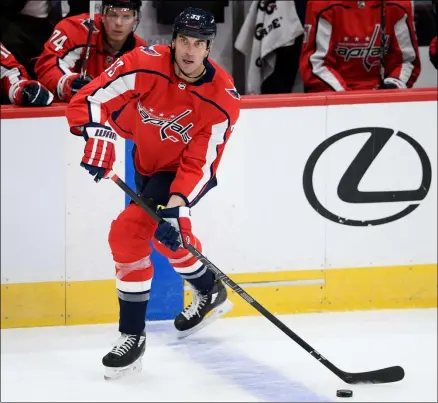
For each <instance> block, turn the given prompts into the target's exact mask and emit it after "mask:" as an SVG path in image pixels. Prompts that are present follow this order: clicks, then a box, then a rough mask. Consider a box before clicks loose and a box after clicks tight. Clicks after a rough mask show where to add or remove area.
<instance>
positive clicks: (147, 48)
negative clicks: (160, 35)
mask: <svg viewBox="0 0 438 403" xmlns="http://www.w3.org/2000/svg"><path fill="white" fill-rule="evenodd" d="M141 51H142V52H143V53H146V54H147V55H149V56H161V53H158V52H157V51H156V50H155V49H154V47H153V46H142V47H141Z"/></svg>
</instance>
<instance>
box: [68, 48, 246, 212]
mask: <svg viewBox="0 0 438 403" xmlns="http://www.w3.org/2000/svg"><path fill="white" fill-rule="evenodd" d="M239 101H240V96H239V94H238V92H237V91H236V89H235V87H234V83H233V80H232V79H231V77H230V76H229V75H228V74H227V73H226V72H225V71H224V70H223V69H222V68H221V67H219V66H218V65H217V64H215V63H214V62H212V61H208V62H207V64H206V74H205V75H204V76H203V77H202V78H201V79H200V80H198V81H197V82H195V83H193V84H189V83H187V82H185V81H183V80H181V79H180V78H178V77H177V76H176V75H175V73H174V65H173V63H172V57H171V52H170V48H169V47H168V46H166V45H155V46H152V47H139V48H137V49H135V50H134V51H132V52H129V53H127V54H126V55H124V56H122V57H121V58H120V59H119V60H117V61H116V62H115V63H114V65H113V66H111V67H110V68H109V69H107V70H106V72H105V73H103V74H102V75H100V76H99V77H98V78H96V79H95V80H93V81H92V82H91V83H89V84H88V85H87V86H86V87H84V88H82V90H81V91H79V92H78V94H77V95H76V96H75V97H73V99H72V100H71V102H70V104H69V105H68V107H67V119H68V123H69V125H70V128H71V131H72V133H75V134H77V133H78V129H79V130H80V129H81V128H82V127H84V126H86V125H89V124H91V123H100V124H105V125H109V126H111V127H112V128H113V130H114V131H115V132H116V133H118V134H119V135H120V136H122V137H124V138H127V139H132V140H134V142H135V144H136V146H137V149H136V154H135V161H134V162H135V167H136V169H137V170H138V171H139V172H140V173H141V174H143V175H151V174H153V173H155V172H157V171H176V172H177V174H176V178H175V180H174V182H173V183H172V186H171V194H178V195H179V196H181V197H183V198H184V199H185V201H186V203H187V205H189V206H190V205H193V204H194V203H196V201H197V200H199V198H200V196H202V194H204V193H205V191H206V190H208V189H209V188H211V187H213V186H215V184H216V170H217V168H218V165H219V162H220V160H221V157H222V154H223V152H224V148H225V145H226V143H227V140H228V138H229V136H230V134H231V132H232V131H233V128H234V125H235V123H236V121H237V119H238V117H239V113H240V102H239Z"/></svg>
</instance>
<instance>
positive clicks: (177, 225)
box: [155, 207, 195, 252]
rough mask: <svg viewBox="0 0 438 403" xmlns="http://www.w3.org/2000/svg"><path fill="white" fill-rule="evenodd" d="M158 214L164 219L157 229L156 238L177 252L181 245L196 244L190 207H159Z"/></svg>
mask: <svg viewBox="0 0 438 403" xmlns="http://www.w3.org/2000/svg"><path fill="white" fill-rule="evenodd" d="M157 214H158V215H159V216H160V217H161V218H162V219H163V221H161V222H160V224H159V225H158V228H157V229H156V231H155V238H157V240H158V241H160V242H161V243H162V244H163V245H165V246H166V247H168V248H169V249H171V250H172V251H174V252H176V251H177V250H178V248H179V247H181V245H182V246H183V247H184V248H187V247H188V246H189V245H190V244H194V242H195V237H194V235H193V234H192V222H191V219H190V208H189V207H171V208H164V209H159V210H158V211H157Z"/></svg>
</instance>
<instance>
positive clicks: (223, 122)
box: [170, 85, 240, 206]
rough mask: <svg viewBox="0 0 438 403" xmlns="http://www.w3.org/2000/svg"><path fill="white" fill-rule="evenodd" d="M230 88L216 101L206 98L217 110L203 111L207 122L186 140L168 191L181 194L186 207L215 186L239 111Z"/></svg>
mask: <svg viewBox="0 0 438 403" xmlns="http://www.w3.org/2000/svg"><path fill="white" fill-rule="evenodd" d="M230 87H231V88H228V89H225V88H224V89H223V92H224V94H225V95H224V96H223V95H222V96H220V97H219V98H220V99H219V100H217V103H216V101H215V100H207V102H208V103H209V106H213V107H214V108H215V109H216V112H217V113H214V112H211V111H208V110H206V113H211V116H212V118H211V121H210V123H209V124H208V125H207V126H206V127H205V128H204V129H203V130H202V131H201V132H200V133H199V134H198V135H197V136H196V137H195V138H194V139H192V140H191V141H190V143H189V145H188V147H187V148H186V150H185V151H184V153H183V155H182V157H181V160H180V165H179V167H178V170H177V173H176V177H175V179H174V181H173V182H172V185H171V187H170V194H171V195H172V194H176V195H178V196H180V197H182V198H183V199H184V200H185V202H186V204H187V205H188V206H193V205H194V204H195V203H196V202H197V201H198V200H199V199H200V198H201V197H202V196H203V195H204V194H205V193H206V192H207V191H208V190H209V189H210V188H212V187H214V186H215V185H216V171H217V169H218V166H219V163H220V161H221V158H222V155H223V152H224V149H225V146H226V144H227V142H228V139H229V138H230V135H231V133H232V132H233V129H234V126H235V124H236V122H237V120H238V118H239V114H240V96H239V94H238V93H237V91H236V89H235V88H234V85H232V86H230ZM226 92H229V93H228V94H227V93H226ZM230 94H232V95H230ZM206 105H207V103H206Z"/></svg>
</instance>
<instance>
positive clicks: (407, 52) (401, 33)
mask: <svg viewBox="0 0 438 403" xmlns="http://www.w3.org/2000/svg"><path fill="white" fill-rule="evenodd" d="M407 20H408V16H407V14H405V15H404V16H403V18H402V19H401V20H399V21H397V23H396V24H395V26H394V32H395V37H396V38H397V43H398V46H399V48H400V50H401V52H402V56H403V63H402V68H401V71H400V75H399V76H398V77H397V78H398V79H399V80H400V81H402V82H403V83H405V84H406V85H407V84H408V82H409V79H410V78H411V76H412V72H413V71H414V62H415V58H416V57H417V55H416V54H415V49H414V45H413V44H412V40H411V35H410V32H409V25H408V22H407Z"/></svg>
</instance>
